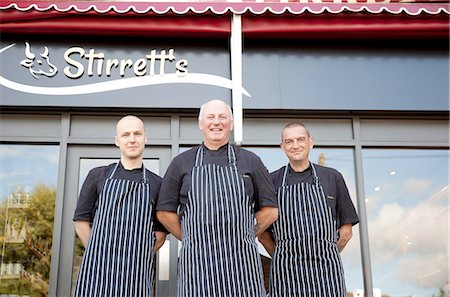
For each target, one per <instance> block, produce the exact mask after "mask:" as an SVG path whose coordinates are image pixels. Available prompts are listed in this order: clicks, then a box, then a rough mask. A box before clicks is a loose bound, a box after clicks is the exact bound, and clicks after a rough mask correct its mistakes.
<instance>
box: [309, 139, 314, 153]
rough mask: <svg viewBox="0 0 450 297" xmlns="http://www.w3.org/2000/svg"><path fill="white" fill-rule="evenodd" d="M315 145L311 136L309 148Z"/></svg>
mask: <svg viewBox="0 0 450 297" xmlns="http://www.w3.org/2000/svg"><path fill="white" fill-rule="evenodd" d="M313 147H314V139H313V138H312V136H311V137H309V149H310V150H312V148H313Z"/></svg>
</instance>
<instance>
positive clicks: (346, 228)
mask: <svg viewBox="0 0 450 297" xmlns="http://www.w3.org/2000/svg"><path fill="white" fill-rule="evenodd" d="M352 236H353V233H352V224H345V225H342V226H341V227H340V228H339V239H338V241H337V246H338V250H339V252H342V251H343V250H344V248H345V246H346V245H347V243H348V242H349V241H350V239H351V238H352Z"/></svg>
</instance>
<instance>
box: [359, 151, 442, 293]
mask: <svg viewBox="0 0 450 297" xmlns="http://www.w3.org/2000/svg"><path fill="white" fill-rule="evenodd" d="M448 160H449V153H448V151H447V150H445V151H444V150H387V149H385V150H372V149H370V150H369V149H367V150H364V151H363V167H364V185H365V193H366V199H365V201H366V208H367V214H368V226H369V240H370V252H371V264H372V274H373V284H374V287H375V288H376V290H379V293H380V296H381V294H382V295H383V296H427V297H428V296H430V297H431V296H447V295H445V294H444V290H445V287H448V285H449V282H448V254H447V251H448V240H449V238H448V235H449V233H448V232H449V230H448Z"/></svg>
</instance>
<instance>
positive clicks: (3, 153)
mask: <svg viewBox="0 0 450 297" xmlns="http://www.w3.org/2000/svg"><path fill="white" fill-rule="evenodd" d="M20 155H21V152H20V150H18V149H16V146H9V145H2V146H0V158H8V157H17V156H20Z"/></svg>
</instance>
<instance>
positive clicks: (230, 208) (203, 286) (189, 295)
mask: <svg viewBox="0 0 450 297" xmlns="http://www.w3.org/2000/svg"><path fill="white" fill-rule="evenodd" d="M203 152H204V151H203V147H199V149H198V150H197V155H196V158H195V167H194V168H193V170H192V185H191V189H190V191H189V194H188V202H187V204H186V206H185V210H184V213H183V215H182V217H181V227H182V233H183V238H182V248H181V251H180V270H179V276H178V296H179V297H247V296H248V297H262V296H265V295H266V294H265V288H264V281H263V272H262V264H261V258H260V256H259V253H258V250H257V245H256V241H255V233H254V225H255V216H254V210H253V204H252V202H251V200H250V198H249V197H248V195H247V194H246V192H245V187H244V180H243V178H242V176H241V175H240V174H239V172H238V168H237V165H236V155H235V152H234V148H233V147H232V146H231V145H228V161H229V164H228V165H227V166H218V165H216V164H206V165H205V164H203Z"/></svg>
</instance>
